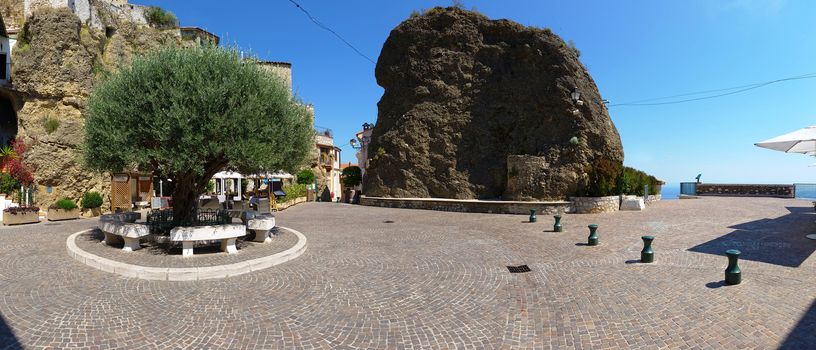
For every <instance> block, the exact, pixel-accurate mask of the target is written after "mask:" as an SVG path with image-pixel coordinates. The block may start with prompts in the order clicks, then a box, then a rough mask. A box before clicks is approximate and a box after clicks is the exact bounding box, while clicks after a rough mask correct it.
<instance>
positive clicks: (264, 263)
mask: <svg viewBox="0 0 816 350" xmlns="http://www.w3.org/2000/svg"><path fill="white" fill-rule="evenodd" d="M278 228H280V229H283V230H287V231H289V232H292V233H293V234H295V236H297V239H298V240H297V243H295V245H294V246H292V247H290V248H289V249H286V250H284V251H282V252H279V253H275V254H272V255H269V256H264V257H260V258H256V259H251V260H247V261H241V262H237V263H232V264H226V265H216V266H205V267H183V268H182V267H153V266H140V265H134V264H126V263H123V262H118V261H115V260H111V259H107V258H103V257H100V256H98V255H94V254H91V253H89V252H87V251H85V250H82V249H81V248H79V246H77V244H76V238H77V237H79V236H80V235H81V234H83V233H86V232H91V231H94V230H95V229H89V230H84V231H80V232H76V233H74V234H72V235H71V236H69V237H68V240H67V241H66V245H67V248H68V255H70V256H71V257H72V258H74V259H76V260H77V261H79V262H81V263H83V264H85V265H88V266H90V267H93V268H96V269H99V270H102V271H105V272H111V273H115V274H118V275H122V276H125V277H131V278H140V279H144V280H154V281H200V280H209V279H220V278H227V277H233V276H239V275H243V274H246V273H250V272H253V271H260V270H264V269H268V268H270V267H272V266H275V265H279V264H282V263H285V262H287V261H289V260H292V259H295V258H297V257H299V256H300V255H301V254H303V253H304V252H305V251H306V236H304V235H303V234H302V233H300V232H298V231H296V230H293V229H291V228H286V227H281V226H278Z"/></svg>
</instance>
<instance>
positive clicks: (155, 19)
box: [144, 6, 178, 28]
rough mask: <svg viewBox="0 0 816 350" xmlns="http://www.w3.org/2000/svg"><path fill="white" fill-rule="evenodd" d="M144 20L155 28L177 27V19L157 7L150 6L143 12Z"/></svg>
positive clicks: (170, 13)
mask: <svg viewBox="0 0 816 350" xmlns="http://www.w3.org/2000/svg"><path fill="white" fill-rule="evenodd" d="M144 16H145V20H147V23H148V24H150V25H151V26H154V27H156V28H175V27H178V19H177V18H176V15H174V14H173V13H172V12H170V11H167V10H165V9H163V8H161V7H158V6H151V7H149V8H148V9H147V10H145V12H144Z"/></svg>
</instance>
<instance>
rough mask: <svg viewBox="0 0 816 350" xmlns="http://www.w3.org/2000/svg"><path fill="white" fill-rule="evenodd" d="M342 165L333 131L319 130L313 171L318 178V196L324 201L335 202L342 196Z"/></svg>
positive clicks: (316, 135)
mask: <svg viewBox="0 0 816 350" xmlns="http://www.w3.org/2000/svg"><path fill="white" fill-rule="evenodd" d="M340 163H342V162H341V160H340V147H337V146H335V145H334V138H333V136H332V132H331V130H329V129H325V128H317V129H316V130H315V157H314V158H313V162H312V170H313V171H314V173H315V177H316V178H317V180H316V181H317V191H318V192H317V194H318V197H319V198H320V199H321V200H322V201H332V202H334V201H337V199H338V198H340V196H341V195H342V187H341V186H340V173H341V171H342V170H341V169H340Z"/></svg>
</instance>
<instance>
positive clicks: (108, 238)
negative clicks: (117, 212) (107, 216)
mask: <svg viewBox="0 0 816 350" xmlns="http://www.w3.org/2000/svg"><path fill="white" fill-rule="evenodd" d="M136 214H138V213H136ZM99 229H100V230H102V233H104V234H105V240H104V241H102V243H104V244H107V245H113V244H114V243H119V242H122V241H123V240H124V243H125V245H124V246H123V247H122V250H123V251H126V252H132V251H134V250H137V249H140V248H141V247H142V246H141V245H139V239H140V238H142V237H145V236H148V235H150V230H149V229H148V227H147V225H142V224H133V223H129V222H124V221H118V220H108V221H100V222H99Z"/></svg>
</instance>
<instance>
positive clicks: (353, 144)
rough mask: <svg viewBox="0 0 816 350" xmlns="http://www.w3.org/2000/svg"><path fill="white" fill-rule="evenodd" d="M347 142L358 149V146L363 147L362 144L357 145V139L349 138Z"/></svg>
mask: <svg viewBox="0 0 816 350" xmlns="http://www.w3.org/2000/svg"><path fill="white" fill-rule="evenodd" d="M349 144H351V148H354V149H360V148H363V145H358V144H357V139H351V140H349Z"/></svg>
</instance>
